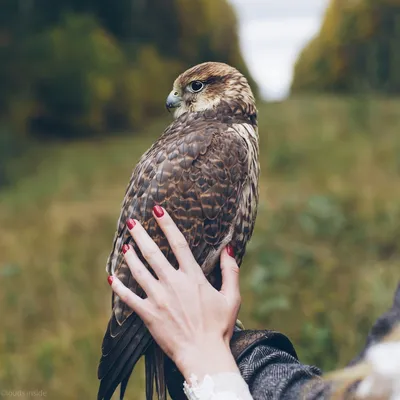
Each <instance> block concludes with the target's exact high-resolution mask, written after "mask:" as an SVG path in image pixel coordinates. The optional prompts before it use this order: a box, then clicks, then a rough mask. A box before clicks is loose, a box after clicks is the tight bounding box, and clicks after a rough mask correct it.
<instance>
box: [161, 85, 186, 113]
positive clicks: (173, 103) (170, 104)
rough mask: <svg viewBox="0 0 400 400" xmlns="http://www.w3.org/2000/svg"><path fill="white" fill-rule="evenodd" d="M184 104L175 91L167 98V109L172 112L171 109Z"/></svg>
mask: <svg viewBox="0 0 400 400" xmlns="http://www.w3.org/2000/svg"><path fill="white" fill-rule="evenodd" d="M181 103H182V97H180V96H179V93H178V92H177V91H175V90H173V91H172V92H171V93H170V94H169V95H168V97H167V101H166V102H165V107H167V110H168V111H170V110H171V108H177V107H179V106H180V105H181Z"/></svg>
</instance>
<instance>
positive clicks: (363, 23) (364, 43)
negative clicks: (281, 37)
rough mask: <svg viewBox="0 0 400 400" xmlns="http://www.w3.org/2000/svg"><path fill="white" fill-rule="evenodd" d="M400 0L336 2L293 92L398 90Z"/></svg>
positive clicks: (303, 59) (302, 60) (299, 67)
mask: <svg viewBox="0 0 400 400" xmlns="http://www.w3.org/2000/svg"><path fill="white" fill-rule="evenodd" d="M399 50H400V1H398V0H374V1H371V0H358V1H351V2H349V1H339V0H332V1H331V3H330V5H329V7H328V9H327V11H326V14H325V18H324V22H323V24H322V27H321V30H320V32H319V34H318V35H317V36H316V37H315V38H314V39H312V40H311V42H310V43H309V44H308V45H307V46H306V47H305V48H304V50H303V51H302V53H301V54H300V56H299V58H298V60H297V63H296V66H295V72H294V78H293V83H292V91H293V92H300V91H322V90H326V91H332V92H345V93H346V92H379V93H385V94H394V93H400V51H399Z"/></svg>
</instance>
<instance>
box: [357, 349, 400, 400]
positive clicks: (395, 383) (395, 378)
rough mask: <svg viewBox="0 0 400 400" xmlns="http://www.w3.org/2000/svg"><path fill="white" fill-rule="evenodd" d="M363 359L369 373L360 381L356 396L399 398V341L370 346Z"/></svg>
mask: <svg viewBox="0 0 400 400" xmlns="http://www.w3.org/2000/svg"><path fill="white" fill-rule="evenodd" d="M365 361H367V362H368V363H369V364H370V366H371V369H372V370H371V373H370V374H369V375H368V376H367V377H366V378H365V379H364V380H363V381H362V382H361V383H360V385H359V386H358V390H357V396H358V397H359V398H362V399H370V398H382V399H388V400H399V399H400V343H399V342H386V343H380V344H377V345H375V346H372V347H371V348H370V349H369V350H368V351H367V354H366V357H365Z"/></svg>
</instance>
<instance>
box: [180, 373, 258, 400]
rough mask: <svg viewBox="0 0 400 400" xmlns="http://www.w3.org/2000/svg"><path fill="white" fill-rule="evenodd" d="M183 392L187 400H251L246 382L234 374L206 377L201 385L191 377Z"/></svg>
mask: <svg viewBox="0 0 400 400" xmlns="http://www.w3.org/2000/svg"><path fill="white" fill-rule="evenodd" d="M183 391H184V392H185V394H186V397H187V398H188V400H253V397H252V396H251V394H250V391H249V387H248V386H247V384H246V382H245V381H244V380H243V378H242V377H241V375H240V374H239V373H235V372H226V373H222V374H217V375H212V376H210V375H206V376H205V377H204V379H203V381H202V382H201V383H199V382H198V379H197V377H196V376H195V375H192V376H191V377H190V385H189V384H188V383H186V382H185V383H184V384H183Z"/></svg>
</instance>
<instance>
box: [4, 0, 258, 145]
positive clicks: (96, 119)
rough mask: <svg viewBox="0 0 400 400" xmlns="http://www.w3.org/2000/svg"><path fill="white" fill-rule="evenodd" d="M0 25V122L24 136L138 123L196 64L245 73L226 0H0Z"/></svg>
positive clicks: (156, 108) (88, 131)
mask: <svg viewBox="0 0 400 400" xmlns="http://www.w3.org/2000/svg"><path fill="white" fill-rule="evenodd" d="M3 3H4V4H3ZM0 22H1V25H0V26H1V28H0V56H1V59H2V60H4V61H3V62H2V63H1V65H0V85H1V87H2V91H1V93H0V119H1V120H5V121H6V122H7V123H8V124H10V125H11V126H12V127H13V128H15V129H17V130H19V131H26V133H27V134H28V135H32V134H35V136H36V135H37V134H39V136H40V137H43V135H46V136H47V137H62V138H69V137H75V136H79V137H82V136H87V135H92V134H99V133H107V132H110V130H115V129H118V130H120V129H124V130H128V129H129V130H131V129H136V128H138V127H140V126H141V125H143V124H144V123H145V121H146V120H147V118H148V117H149V116H154V115H155V114H157V113H160V111H163V107H162V104H163V102H164V100H165V98H166V96H167V94H168V92H169V90H170V88H171V87H172V82H173V80H174V78H175V77H176V76H177V75H178V74H179V73H180V72H182V71H183V70H185V69H186V68H187V67H189V66H191V65H193V64H197V63H199V62H204V61H222V62H227V63H230V64H233V65H235V66H236V67H238V68H239V69H241V70H242V72H243V73H245V74H246V75H247V76H248V75H249V72H248V70H247V68H246V66H245V64H244V62H243V59H242V56H241V53H240V50H239V44H238V37H237V33H236V30H237V23H236V17H235V15H234V12H233V9H232V8H231V6H230V5H229V4H228V2H227V0H191V1H187V0H135V1H133V0H119V1H110V0H99V1H93V0H79V1H78V0H60V1H50V0H20V1H14V0H4V2H2V13H1V16H0ZM251 82H252V84H253V85H254V81H251ZM254 89H255V90H256V88H254Z"/></svg>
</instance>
